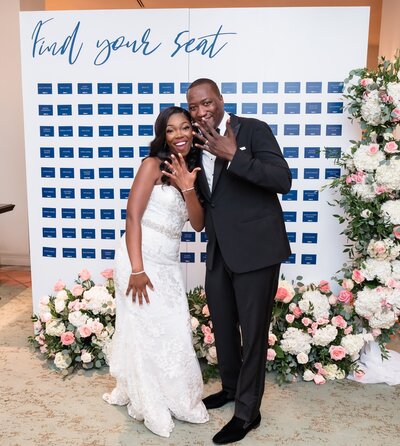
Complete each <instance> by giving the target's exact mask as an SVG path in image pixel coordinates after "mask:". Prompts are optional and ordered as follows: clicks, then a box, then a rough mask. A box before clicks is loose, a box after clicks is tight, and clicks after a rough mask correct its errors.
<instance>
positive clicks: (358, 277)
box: [351, 269, 365, 283]
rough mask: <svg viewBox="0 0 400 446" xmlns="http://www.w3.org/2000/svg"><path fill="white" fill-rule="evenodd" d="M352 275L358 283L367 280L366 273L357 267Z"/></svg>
mask: <svg viewBox="0 0 400 446" xmlns="http://www.w3.org/2000/svg"><path fill="white" fill-rule="evenodd" d="M351 277H352V279H353V280H354V282H356V283H362V282H364V280H365V277H364V274H363V273H362V272H361V271H360V270H359V269H355V270H354V271H353V274H352V275H351Z"/></svg>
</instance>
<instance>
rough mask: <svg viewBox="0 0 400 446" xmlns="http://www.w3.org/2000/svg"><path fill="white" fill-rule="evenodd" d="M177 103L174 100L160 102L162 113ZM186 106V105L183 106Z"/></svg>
mask: <svg viewBox="0 0 400 446" xmlns="http://www.w3.org/2000/svg"><path fill="white" fill-rule="evenodd" d="M174 105H175V104H174V103H173V102H163V103H161V104H160V113H161V112H162V111H163V110H165V109H166V108H168V107H173V106H174ZM183 108H185V107H183Z"/></svg>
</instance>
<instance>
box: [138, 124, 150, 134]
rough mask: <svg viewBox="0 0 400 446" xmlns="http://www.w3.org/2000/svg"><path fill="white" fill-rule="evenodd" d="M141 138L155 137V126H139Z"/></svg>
mask: <svg viewBox="0 0 400 446" xmlns="http://www.w3.org/2000/svg"><path fill="white" fill-rule="evenodd" d="M139 136H153V126H152V125H139Z"/></svg>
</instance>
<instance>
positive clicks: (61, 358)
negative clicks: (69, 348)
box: [54, 351, 72, 370]
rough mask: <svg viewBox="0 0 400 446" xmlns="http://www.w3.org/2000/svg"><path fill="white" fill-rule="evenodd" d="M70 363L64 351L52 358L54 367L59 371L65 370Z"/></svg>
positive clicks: (70, 360) (69, 358)
mask: <svg viewBox="0 0 400 446" xmlns="http://www.w3.org/2000/svg"><path fill="white" fill-rule="evenodd" d="M71 363H72V359H71V357H70V356H69V354H68V353H67V352H66V351H62V352H58V353H56V355H55V357H54V365H55V366H56V367H57V368H58V369H60V370H63V369H67V368H68V367H69V366H70V365H71Z"/></svg>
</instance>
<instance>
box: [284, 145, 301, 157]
mask: <svg viewBox="0 0 400 446" xmlns="http://www.w3.org/2000/svg"><path fill="white" fill-rule="evenodd" d="M283 156H284V157H285V158H298V157H299V148H298V147H284V148H283Z"/></svg>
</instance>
